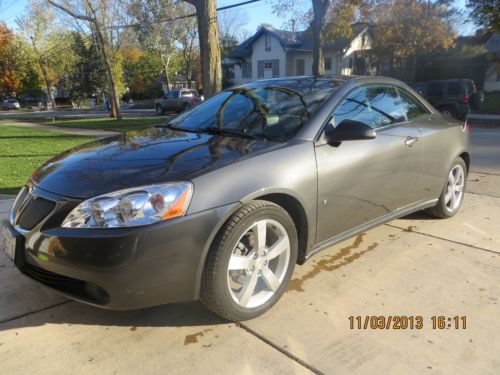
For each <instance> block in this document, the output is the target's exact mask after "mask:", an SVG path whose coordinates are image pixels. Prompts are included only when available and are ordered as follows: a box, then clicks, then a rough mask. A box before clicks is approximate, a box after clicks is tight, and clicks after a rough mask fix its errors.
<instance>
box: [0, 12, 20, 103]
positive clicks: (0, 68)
mask: <svg viewBox="0 0 500 375" xmlns="http://www.w3.org/2000/svg"><path fill="white" fill-rule="evenodd" d="M14 38H15V37H14V35H13V32H12V31H11V30H10V29H9V28H8V27H7V25H5V23H3V22H1V21H0V93H2V94H7V95H13V94H15V93H16V92H17V91H18V89H19V79H18V78H17V77H16V72H15V69H14V64H15V58H14V55H13V47H14Z"/></svg>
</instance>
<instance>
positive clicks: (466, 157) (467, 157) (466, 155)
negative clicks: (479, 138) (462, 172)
mask: <svg viewBox="0 0 500 375" xmlns="http://www.w3.org/2000/svg"><path fill="white" fill-rule="evenodd" d="M460 157H461V158H462V159H463V160H464V162H465V166H466V167H467V171H469V167H470V155H469V153H468V152H462V153H461V154H460Z"/></svg>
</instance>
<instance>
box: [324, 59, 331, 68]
mask: <svg viewBox="0 0 500 375" xmlns="http://www.w3.org/2000/svg"><path fill="white" fill-rule="evenodd" d="M325 70H332V58H331V57H325Z"/></svg>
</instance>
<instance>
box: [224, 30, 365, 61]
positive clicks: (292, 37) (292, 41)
mask: <svg viewBox="0 0 500 375" xmlns="http://www.w3.org/2000/svg"><path fill="white" fill-rule="evenodd" d="M361 26H362V25H358V24H354V25H352V27H353V31H354V33H355V35H358V34H359V33H360V32H361V31H363V30H364V29H365V28H366V27H368V26H367V25H364V27H361ZM358 29H359V30H358ZM265 33H266V34H269V35H271V36H273V37H275V38H276V39H278V41H279V42H280V44H281V46H282V47H283V48H285V49H291V50H297V51H312V50H313V41H312V34H311V32H309V31H308V30H306V31H296V32H293V31H286V30H278V29H275V28H274V27H272V26H269V25H262V26H261V27H260V28H259V30H257V32H256V33H255V34H254V35H252V36H251V37H250V38H248V39H247V40H245V41H244V42H243V43H241V44H240V45H239V46H237V47H236V48H235V49H234V50H233V51H231V53H230V54H229V55H228V56H227V57H230V58H241V57H246V56H250V55H251V54H252V45H253V43H254V42H255V41H256V40H257V39H259V38H260V37H261V36H262V35H263V34H265ZM351 40H352V38H337V39H335V40H333V41H326V42H325V45H324V48H325V49H333V50H342V49H344V48H345V47H348V46H349V44H350V42H351Z"/></svg>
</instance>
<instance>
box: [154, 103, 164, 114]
mask: <svg viewBox="0 0 500 375" xmlns="http://www.w3.org/2000/svg"><path fill="white" fill-rule="evenodd" d="M164 113H165V111H164V110H163V108H162V107H161V104H157V105H156V114H157V115H159V116H161V115H163V114H164Z"/></svg>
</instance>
